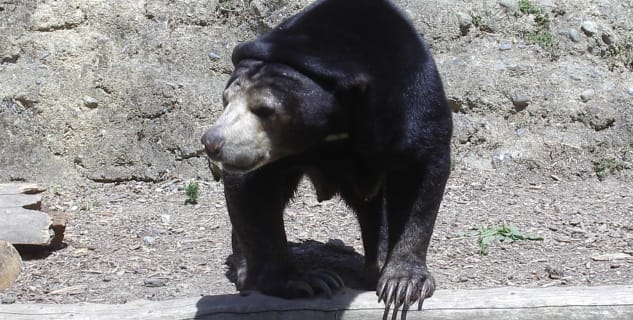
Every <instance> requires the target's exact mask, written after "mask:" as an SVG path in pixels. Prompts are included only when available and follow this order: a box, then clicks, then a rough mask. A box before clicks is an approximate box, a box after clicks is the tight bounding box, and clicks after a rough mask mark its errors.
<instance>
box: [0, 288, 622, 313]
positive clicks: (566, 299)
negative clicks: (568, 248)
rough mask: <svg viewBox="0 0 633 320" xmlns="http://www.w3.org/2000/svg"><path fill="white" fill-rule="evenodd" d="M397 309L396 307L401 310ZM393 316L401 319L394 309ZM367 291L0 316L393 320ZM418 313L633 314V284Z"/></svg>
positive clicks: (445, 293) (42, 307) (495, 296)
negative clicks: (322, 296)
mask: <svg viewBox="0 0 633 320" xmlns="http://www.w3.org/2000/svg"><path fill="white" fill-rule="evenodd" d="M400 314H401V313H400ZM400 314H399V315H398V317H395V319H399V316H400ZM383 315H384V308H383V305H382V304H379V303H377V302H376V295H375V293H373V292H359V291H354V290H345V292H344V293H341V294H337V295H335V296H334V297H333V298H332V299H324V298H317V299H302V300H284V299H279V298H273V297H269V296H264V295H261V294H258V293H252V294H251V295H249V296H247V297H241V296H238V295H221V296H206V297H202V298H187V299H177V300H167V301H145V300H139V301H134V302H131V303H127V304H119V305H108V304H91V303H81V304H65V305H64V304H12V305H3V306H2V307H0V319H12V320H20V319H97V320H99V319H117V320H125V319H165V320H167V319H170V320H171V319H194V318H195V319H223V320H238V319H258V320H259V319H263V320H266V319H281V320H283V319H305V320H321V319H342V320H360V319H392V318H391V314H390V315H388V316H387V317H383ZM407 319H409V320H415V319H424V320H466V319H468V320H474V319H486V320H490V319H514V320H528V319H529V320H532V319H540V320H563V319H565V320H566V319H581V320H590V319H591V320H593V319H596V320H597V319H600V320H613V319H622V320H630V319H633V286H632V285H624V286H604V287H551V288H508V287H506V288H494V289H473V290H439V291H438V292H436V293H435V295H434V296H433V297H432V298H430V299H428V300H427V301H426V302H425V303H424V308H423V310H422V311H417V310H410V311H408V313H407Z"/></svg>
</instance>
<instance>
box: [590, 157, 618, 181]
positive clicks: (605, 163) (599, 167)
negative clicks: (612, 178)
mask: <svg viewBox="0 0 633 320" xmlns="http://www.w3.org/2000/svg"><path fill="white" fill-rule="evenodd" d="M592 163H593V171H595V172H596V176H598V179H600V180H602V179H604V178H605V177H606V176H607V175H609V174H611V173H614V172H616V171H620V170H622V169H624V165H623V164H622V163H621V162H620V161H619V160H618V159H616V158H600V159H595V160H593V161H592Z"/></svg>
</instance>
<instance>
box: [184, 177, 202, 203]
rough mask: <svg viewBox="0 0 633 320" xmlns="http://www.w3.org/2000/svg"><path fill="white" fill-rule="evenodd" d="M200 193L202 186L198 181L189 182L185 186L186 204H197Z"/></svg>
mask: <svg viewBox="0 0 633 320" xmlns="http://www.w3.org/2000/svg"><path fill="white" fill-rule="evenodd" d="M199 193H200V186H199V185H198V182H197V181H196V180H193V179H192V180H189V182H188V183H187V184H186V185H185V195H186V196H187V199H185V204H197V203H198V196H199Z"/></svg>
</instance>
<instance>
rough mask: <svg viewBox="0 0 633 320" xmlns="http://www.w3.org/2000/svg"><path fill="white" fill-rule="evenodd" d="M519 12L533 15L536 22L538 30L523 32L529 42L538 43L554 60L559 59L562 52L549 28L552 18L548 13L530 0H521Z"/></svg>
mask: <svg viewBox="0 0 633 320" xmlns="http://www.w3.org/2000/svg"><path fill="white" fill-rule="evenodd" d="M519 13H520V14H529V15H533V16H534V23H535V24H536V30H533V31H525V32H523V38H524V39H525V40H526V41H527V42H530V43H534V44H537V45H538V46H540V47H541V48H543V49H544V50H545V51H547V52H548V53H549V54H550V57H551V59H552V60H556V59H558V58H559V57H560V53H559V50H558V46H557V45H556V43H555V41H554V38H553V37H552V33H551V32H550V30H549V23H550V19H549V16H548V14H547V13H544V12H543V11H542V10H541V8H539V7H537V6H535V5H533V4H532V2H530V1H529V0H519ZM519 13H517V15H518V14H519Z"/></svg>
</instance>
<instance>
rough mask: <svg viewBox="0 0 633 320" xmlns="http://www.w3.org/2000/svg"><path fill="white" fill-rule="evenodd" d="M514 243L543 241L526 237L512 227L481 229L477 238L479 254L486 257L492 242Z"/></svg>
mask: <svg viewBox="0 0 633 320" xmlns="http://www.w3.org/2000/svg"><path fill="white" fill-rule="evenodd" d="M495 240H498V241H501V242H514V241H517V240H543V238H542V237H538V236H531V235H526V234H524V233H523V232H521V231H520V230H519V229H517V227H515V226H512V225H505V224H504V225H502V226H500V227H497V228H488V227H481V228H479V235H478V237H477V244H478V245H479V253H480V254H482V255H487V254H488V253H489V252H490V245H491V244H492V242H493V241H495Z"/></svg>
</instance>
